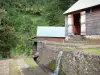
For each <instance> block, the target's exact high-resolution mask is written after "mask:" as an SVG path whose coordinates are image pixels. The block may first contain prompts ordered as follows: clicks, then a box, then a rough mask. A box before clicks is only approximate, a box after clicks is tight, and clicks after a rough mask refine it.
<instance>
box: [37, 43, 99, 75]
mask: <svg viewBox="0 0 100 75" xmlns="http://www.w3.org/2000/svg"><path fill="white" fill-rule="evenodd" d="M38 46H39V47H38V51H39V52H40V56H39V57H40V59H39V61H40V63H41V64H44V65H45V66H47V65H49V64H50V63H52V62H54V61H56V59H57V56H58V53H59V51H60V50H62V49H59V48H58V46H57V45H52V44H48V43H38ZM54 64H55V62H54V63H52V64H51V66H52V65H54ZM59 75H100V55H96V54H88V53H84V52H80V51H64V52H63V56H62V58H61V63H60V71H59Z"/></svg>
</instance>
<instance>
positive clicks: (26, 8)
mask: <svg viewBox="0 0 100 75" xmlns="http://www.w3.org/2000/svg"><path fill="white" fill-rule="evenodd" d="M76 1H77V0H0V55H1V56H2V57H17V56H20V55H22V54H25V55H29V53H30V49H31V48H32V45H33V42H32V41H29V39H30V38H32V37H34V36H36V28H37V26H64V16H63V12H64V11H65V10H67V9H68V7H70V6H71V5H72V4H73V3H75V2H76Z"/></svg>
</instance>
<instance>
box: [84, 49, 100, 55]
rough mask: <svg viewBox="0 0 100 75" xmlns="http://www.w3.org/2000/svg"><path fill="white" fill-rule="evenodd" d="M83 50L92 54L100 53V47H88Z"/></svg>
mask: <svg viewBox="0 0 100 75" xmlns="http://www.w3.org/2000/svg"><path fill="white" fill-rule="evenodd" d="M83 51H84V52H87V53H92V54H100V48H88V49H84V50H83Z"/></svg>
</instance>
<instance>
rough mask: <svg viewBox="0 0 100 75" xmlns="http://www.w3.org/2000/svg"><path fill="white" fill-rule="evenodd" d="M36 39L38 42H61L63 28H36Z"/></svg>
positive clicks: (63, 34)
mask: <svg viewBox="0 0 100 75" xmlns="http://www.w3.org/2000/svg"><path fill="white" fill-rule="evenodd" d="M37 39H38V40H39V41H54V42H63V41H64V40H65V27H52V26H38V27H37Z"/></svg>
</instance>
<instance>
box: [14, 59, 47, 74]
mask: <svg viewBox="0 0 100 75" xmlns="http://www.w3.org/2000/svg"><path fill="white" fill-rule="evenodd" d="M16 61H17V64H18V69H19V71H20V73H21V75H48V74H46V73H44V72H43V71H42V70H41V69H40V67H38V66H36V67H34V68H30V67H29V66H28V65H27V64H26V63H25V62H24V59H17V60H16ZM33 62H34V61H33Z"/></svg>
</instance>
